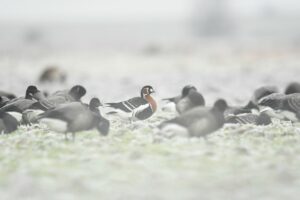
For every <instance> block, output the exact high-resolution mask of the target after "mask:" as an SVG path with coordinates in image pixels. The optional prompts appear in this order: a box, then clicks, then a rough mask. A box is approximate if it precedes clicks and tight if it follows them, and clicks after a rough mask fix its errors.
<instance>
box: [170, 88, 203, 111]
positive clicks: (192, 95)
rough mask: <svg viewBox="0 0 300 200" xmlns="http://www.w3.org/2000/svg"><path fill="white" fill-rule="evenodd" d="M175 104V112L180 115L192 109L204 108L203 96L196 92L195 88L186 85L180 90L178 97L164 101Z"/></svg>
mask: <svg viewBox="0 0 300 200" xmlns="http://www.w3.org/2000/svg"><path fill="white" fill-rule="evenodd" d="M164 100H166V101H170V102H173V103H175V104H176V110H177V112H178V113H179V114H182V113H184V112H186V111H188V110H190V109H192V108H194V107H197V106H204V105H205V100H204V98H203V96H202V95H201V94H200V93H199V92H197V89H196V87H194V86H192V85H187V86H185V87H184V88H183V89H182V93H181V95H180V96H177V97H172V98H167V99H164Z"/></svg>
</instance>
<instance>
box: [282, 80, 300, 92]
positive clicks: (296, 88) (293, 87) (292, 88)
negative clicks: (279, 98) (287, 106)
mask: <svg viewBox="0 0 300 200" xmlns="http://www.w3.org/2000/svg"><path fill="white" fill-rule="evenodd" d="M284 93H285V94H294V93H300V83H298V82H292V83H290V84H289V85H288V86H287V87H286V89H285V92H284Z"/></svg>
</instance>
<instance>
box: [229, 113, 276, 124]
mask: <svg viewBox="0 0 300 200" xmlns="http://www.w3.org/2000/svg"><path fill="white" fill-rule="evenodd" d="M225 121H226V123H233V124H254V125H268V124H271V123H272V121H271V118H270V116H268V115H267V114H265V113H260V114H259V115H257V114H252V113H244V114H238V115H231V116H228V117H227V118H226V119H225Z"/></svg>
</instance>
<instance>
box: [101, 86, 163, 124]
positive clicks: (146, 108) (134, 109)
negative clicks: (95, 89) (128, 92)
mask: <svg viewBox="0 0 300 200" xmlns="http://www.w3.org/2000/svg"><path fill="white" fill-rule="evenodd" d="M152 93H154V90H153V88H152V86H148V85H147V86H144V87H143V88H142V90H141V96H140V97H134V98H131V99H129V100H127V101H121V102H118V103H106V105H107V106H108V107H111V108H113V109H115V112H110V113H108V114H115V113H118V114H120V115H121V116H122V115H125V117H126V118H129V119H130V120H145V119H148V118H149V117H151V116H152V115H153V113H154V112H155V111H156V109H157V104H156V102H155V100H154V99H153V98H152V97H151V94H152Z"/></svg>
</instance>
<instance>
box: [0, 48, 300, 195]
mask: <svg viewBox="0 0 300 200" xmlns="http://www.w3.org/2000/svg"><path fill="white" fill-rule="evenodd" d="M230 45H231V44H222V45H216V44H209V45H208V44H205V43H202V44H201V45H199V46H200V47H194V46H192V47H191V46H189V45H184V46H177V47H172V48H170V47H164V46H163V47H159V49H160V50H159V51H158V52H156V53H153V52H152V54H151V53H149V52H148V53H147V52H145V51H143V50H139V51H138V50H137V51H130V52H126V51H125V52H124V51H121V52H111V53H109V52H102V51H95V52H84V51H83V52H81V51H74V52H65V53H64V52H57V53H53V52H51V53H49V54H48V53H41V54H39V53H33V54H17V53H15V54H12V53H5V52H2V53H1V57H0V67H1V74H0V84H1V89H2V90H9V91H12V92H15V93H17V94H19V95H22V94H23V93H24V90H25V88H26V86H27V85H28V84H38V83H37V82H36V80H37V78H38V75H39V73H40V72H41V70H42V69H43V68H44V67H45V65H48V64H57V65H58V66H61V67H62V68H63V69H64V70H65V71H66V72H67V73H68V75H69V76H68V82H67V83H66V85H63V86H62V85H54V86H49V85H40V84H38V86H39V87H40V88H41V89H46V90H49V91H54V90H57V89H60V88H65V87H69V86H71V85H73V84H77V83H80V84H83V85H84V86H85V87H86V88H87V90H88V94H87V97H85V98H84V100H85V101H88V100H89V98H90V97H92V96H97V97H99V98H100V99H101V100H102V101H103V102H109V101H115V100H122V99H126V98H129V97H133V96H136V95H138V94H139V89H140V88H141V87H142V86H143V85H145V84H151V85H153V87H154V88H155V90H156V91H157V94H156V95H155V98H156V99H158V100H159V99H161V98H163V97H168V96H172V95H176V94H178V93H179V92H180V90H181V88H182V86H184V85H185V84H194V85H196V86H197V87H198V88H199V91H200V92H202V93H203V95H204V96H205V98H206V99H207V102H208V104H212V103H213V101H214V100H215V99H216V98H218V97H223V98H225V99H227V100H228V102H229V103H230V104H232V105H234V104H244V103H246V101H247V100H248V99H249V98H250V97H251V94H252V91H253V90H254V89H255V88H257V87H258V86H260V85H263V84H267V85H273V84H274V85H277V86H279V87H280V88H281V89H282V88H283V87H284V86H285V85H286V83H288V82H290V81H294V80H298V78H299V76H298V74H299V72H300V68H299V64H300V60H299V51H297V50H294V49H292V48H286V47H284V46H282V47H281V48H276V49H273V48H272V46H267V47H265V46H261V47H260V48H251V47H249V48H248V49H247V50H245V48H244V47H242V46H241V47H238V46H237V47H234V48H233V47H231V46H230ZM36 52H39V51H36ZM159 105H160V107H159V110H158V112H157V113H156V114H155V115H154V116H153V117H152V118H151V119H149V120H147V121H144V122H138V123H133V124H129V123H124V122H120V121H118V120H117V119H116V118H114V119H112V127H111V132H110V135H109V136H108V137H100V136H99V134H98V133H97V132H96V131H87V132H81V133H78V134H77V137H76V141H75V142H74V143H73V142H70V141H69V142H67V141H65V140H64V136H63V135H60V134H57V133H53V132H51V131H48V130H47V129H45V128H41V127H38V126H35V127H21V128H20V129H19V130H18V131H16V132H15V133H12V134H10V135H2V136H0V186H1V187H0V197H1V199H5V200H6V199H7V200H16V199H30V200H34V199H49V200H52V199H63V200H66V199H151V200H152V199H158V200H160V199H178V200H179V199H180V200H181V199H195V200H198V199H230V200H232V199H239V200H240V199H264V200H265V199H272V200H273V199H298V196H299V195H300V191H299V187H300V171H299V169H298V168H299V166H300V157H299V154H300V145H299V144H300V129H299V128H297V127H296V126H294V125H292V124H290V123H280V122H278V121H275V122H274V124H273V125H270V126H266V127H254V126H251V125H247V126H225V127H224V128H223V129H221V130H219V131H217V132H215V133H213V134H211V135H209V136H208V137H207V138H183V137H174V138H166V137H163V136H161V135H159V134H157V130H156V128H155V127H156V125H157V124H159V123H160V122H161V121H162V120H164V119H167V118H171V117H173V116H175V112H174V110H172V108H171V109H164V110H163V109H162V108H164V104H163V102H161V101H159ZM103 112H105V111H103Z"/></svg>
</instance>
